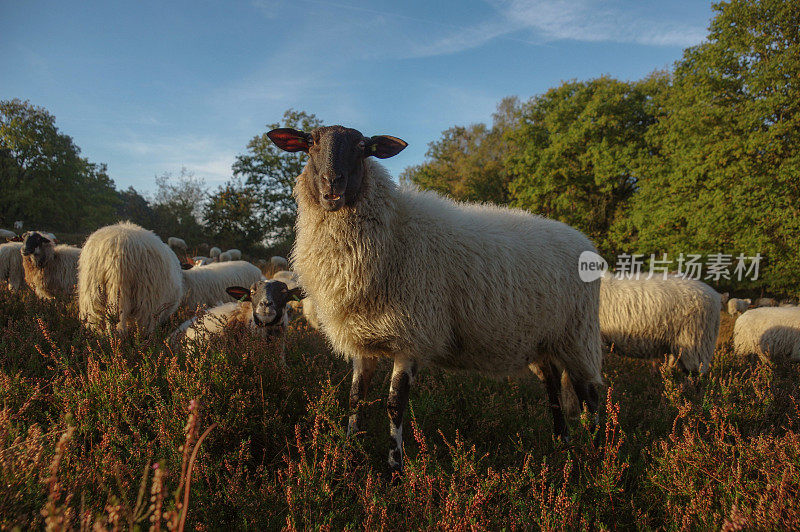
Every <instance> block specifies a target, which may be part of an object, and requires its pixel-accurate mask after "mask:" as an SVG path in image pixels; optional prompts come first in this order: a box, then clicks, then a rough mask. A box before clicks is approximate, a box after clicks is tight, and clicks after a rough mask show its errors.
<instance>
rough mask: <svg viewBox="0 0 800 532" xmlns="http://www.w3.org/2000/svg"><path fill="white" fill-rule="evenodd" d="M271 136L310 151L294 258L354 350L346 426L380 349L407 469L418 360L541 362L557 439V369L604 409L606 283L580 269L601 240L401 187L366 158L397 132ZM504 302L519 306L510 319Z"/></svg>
mask: <svg viewBox="0 0 800 532" xmlns="http://www.w3.org/2000/svg"><path fill="white" fill-rule="evenodd" d="M268 136H269V138H270V139H272V141H273V142H275V144H276V145H278V146H279V147H280V148H282V149H284V150H286V151H290V152H295V151H305V152H308V154H309V159H308V163H307V165H306V167H305V169H304V170H303V172H302V173H301V174H300V176H299V177H298V179H297V183H296V185H295V189H294V194H295V198H296V199H297V204H298V216H297V225H296V228H297V239H296V242H295V247H294V250H293V253H292V265H293V268H294V271H296V272H297V273H298V274H299V276H300V283H301V285H302V286H303V289H304V290H305V291H306V293H307V294H308V295H309V296H310V297H312V298H313V300H314V304H315V305H314V306H315V308H316V311H317V315H318V317H319V321H320V325H321V329H322V330H323V331H324V333H325V334H326V335H327V337H328V339H329V340H330V342H331V345H332V346H333V348H334V350H335V351H336V352H337V353H340V354H341V355H343V356H344V357H346V358H349V359H352V360H353V383H352V388H351V392H350V406H351V408H352V409H353V410H355V412H354V413H353V415H352V416H351V417H350V421H349V427H348V430H349V431H350V432H351V433H352V432H354V431H358V430H359V426H360V418H359V408H358V405H359V402H360V401H361V399H362V398H363V397H364V393H365V391H366V389H367V385H368V383H369V380H370V377H371V375H372V373H373V371H374V368H375V365H376V362H377V360H378V359H380V358H388V359H390V360H392V361H393V364H394V368H393V370H392V377H391V385H390V388H389V400H388V412H389V420H390V435H391V446H390V451H389V465H390V468H391V469H392V470H400V469H401V468H402V421H403V414H404V412H405V409H406V404H407V402H408V394H409V388H410V386H411V383H412V381H413V379H414V377H415V375H416V373H417V369H418V368H419V367H420V366H425V365H428V364H431V365H438V366H441V367H445V368H450V369H454V370H469V371H477V372H481V373H486V374H492V375H498V376H500V375H511V374H517V373H519V372H520V371H522V370H526V369H527V368H529V367H534V366H535V367H538V368H539V369H541V370H542V373H543V375H544V378H545V384H546V387H547V392H548V397H549V401H550V406H551V412H552V415H553V422H554V432H555V433H556V434H557V435H558V436H559V437H563V438H566V437H567V427H566V421H565V419H564V416H563V414H562V410H561V403H560V389H561V374H562V371H566V372H567V374H568V376H569V379H570V381H571V383H572V385H573V387H574V388H575V391H576V393H577V396H578V398H579V399H580V401H581V402H582V403H583V404H585V405H586V406H587V407H588V409H589V411H590V412H592V413H595V412H596V411H597V407H598V390H597V387H598V386H600V385H601V384H602V375H601V366H602V349H601V339H600V326H599V321H598V298H599V291H600V286H599V284H600V283H599V281H594V282H589V283H584V282H583V281H581V279H580V277H579V272H578V259H579V256H580V255H581V253H582V252H584V251H594V249H595V248H594V245H593V244H592V243H591V242H590V241H589V239H587V238H586V237H585V236H584V235H583V234H581V233H580V232H579V231H577V230H575V229H573V228H572V227H569V226H567V225H565V224H563V223H560V222H557V221H554V220H548V219H545V218H541V217H539V216H535V215H532V214H530V213H527V212H524V211H521V210H512V209H506V208H501V207H494V206H490V205H478V204H467V203H456V202H453V201H451V200H449V199H446V198H443V197H441V196H438V195H437V194H434V193H431V192H422V191H418V190H413V189H401V188H399V187H398V185H397V184H395V182H394V181H393V180H392V178H391V177H390V176H389V174H388V173H387V172H386V170H385V169H384V168H383V167H382V166H381V165H380V164H378V163H377V162H376V161H374V160H373V159H371V156H374V157H378V158H386V157H391V156H393V155H395V154H397V153H399V152H400V151H401V150H402V149H403V148H405V146H406V143H405V142H403V141H402V140H400V139H397V138H395V137H390V136H375V137H364V136H363V135H362V134H361V133H360V132H358V131H356V130H354V129H348V128H344V127H341V126H332V127H321V128H318V129H315V130H314V131H313V132H311V133H305V132H302V131H296V130H293V129H288V128H283V129H276V130H272V131H270V132H269V133H268ZM490 258H491V259H490ZM509 307H511V308H515V309H524V311H522V312H519V313H517V314H515V316H514V319H509V316H508V311H507V309H508V308H509Z"/></svg>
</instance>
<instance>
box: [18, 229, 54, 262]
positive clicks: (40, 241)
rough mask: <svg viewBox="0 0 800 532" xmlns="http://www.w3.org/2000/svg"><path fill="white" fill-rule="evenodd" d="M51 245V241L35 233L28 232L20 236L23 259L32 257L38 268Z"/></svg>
mask: <svg viewBox="0 0 800 532" xmlns="http://www.w3.org/2000/svg"><path fill="white" fill-rule="evenodd" d="M52 245H53V243H52V241H51V240H50V239H49V238H47V237H45V236H43V235H41V234H40V233H38V232H36V231H28V232H27V233H25V234H24V235H22V249H21V250H20V251H21V252H22V256H23V257H29V256H31V255H32V256H33V257H32V259H33V262H34V263H35V264H36V265H37V266H39V265H41V263H42V262H44V260H45V258H46V256H47V250H48V249H49V248H51V247H52Z"/></svg>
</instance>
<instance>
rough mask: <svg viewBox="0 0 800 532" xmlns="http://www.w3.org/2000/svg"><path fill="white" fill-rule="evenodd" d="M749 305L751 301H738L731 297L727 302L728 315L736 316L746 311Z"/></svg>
mask: <svg viewBox="0 0 800 532" xmlns="http://www.w3.org/2000/svg"><path fill="white" fill-rule="evenodd" d="M751 303H752V301H751V300H749V299H738V298H735V297H732V298H730V299H729V300H728V314H730V315H731V316H738V315H739V314H741V313H742V312H744V311H746V310H747V308H748V307H749V306H750V304H751Z"/></svg>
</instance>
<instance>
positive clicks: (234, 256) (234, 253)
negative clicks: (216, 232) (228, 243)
mask: <svg viewBox="0 0 800 532" xmlns="http://www.w3.org/2000/svg"><path fill="white" fill-rule="evenodd" d="M226 253H227V254H228V255H230V257H231V260H242V252H241V251H239V250H238V249H236V248H232V249H229V250H228V251H226Z"/></svg>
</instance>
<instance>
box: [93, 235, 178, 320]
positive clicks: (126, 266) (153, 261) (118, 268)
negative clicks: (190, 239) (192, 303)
mask: <svg viewBox="0 0 800 532" xmlns="http://www.w3.org/2000/svg"><path fill="white" fill-rule="evenodd" d="M182 297H183V279H182V277H181V265H180V261H179V260H178V257H177V256H176V255H175V253H173V252H172V250H171V249H170V248H169V247H168V246H167V244H165V243H164V242H162V241H161V239H160V238H159V237H158V236H156V235H155V234H154V233H153V232H151V231H148V230H146V229H143V228H141V227H139V226H138V225H136V224H133V223H130V222H121V223H118V224H115V225H110V226H107V227H102V228H100V229H98V230H97V231H95V232H94V233H92V234H91V235H90V236H89V238H88V239H87V240H86V244H85V245H84V247H83V252H82V253H81V257H80V260H79V261H78V308H79V311H80V317H81V319H82V320H84V321H85V322H86V324H87V325H88V326H89V327H90V328H92V329H94V330H96V331H101V330H103V329H104V328H105V327H106V324H107V318H110V317H114V318H116V319H118V323H117V325H116V330H117V331H118V332H120V333H123V334H124V333H126V332H128V331H130V330H132V329H133V328H138V329H140V330H141V331H142V332H143V333H145V334H150V333H152V332H153V330H154V329H155V328H156V326H157V325H159V324H160V323H162V322H163V321H165V320H166V319H167V318H168V317H169V316H170V315H172V313H173V312H175V310H176V309H177V308H178V305H179V304H180V302H181V298H182Z"/></svg>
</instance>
